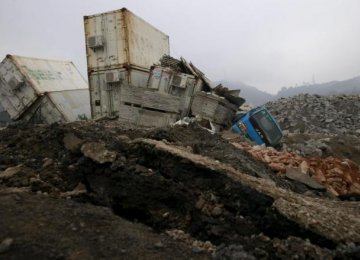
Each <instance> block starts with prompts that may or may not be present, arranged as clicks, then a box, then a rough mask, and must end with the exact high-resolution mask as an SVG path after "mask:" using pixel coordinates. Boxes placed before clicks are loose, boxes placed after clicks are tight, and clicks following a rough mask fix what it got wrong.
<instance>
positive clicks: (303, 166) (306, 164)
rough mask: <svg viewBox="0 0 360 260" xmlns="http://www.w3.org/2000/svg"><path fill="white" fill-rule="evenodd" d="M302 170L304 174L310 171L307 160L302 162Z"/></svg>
mask: <svg viewBox="0 0 360 260" xmlns="http://www.w3.org/2000/svg"><path fill="white" fill-rule="evenodd" d="M300 170H301V172H302V173H303V174H308V173H309V164H308V163H307V162H306V161H302V162H301V164H300Z"/></svg>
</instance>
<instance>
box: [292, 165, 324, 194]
mask: <svg viewBox="0 0 360 260" xmlns="http://www.w3.org/2000/svg"><path fill="white" fill-rule="evenodd" d="M286 177H287V178H289V179H291V180H294V181H297V182H301V183H303V184H305V185H306V186H308V187H309V188H312V189H315V190H322V191H325V190H326V188H325V187H324V186H323V185H321V184H320V183H318V182H317V181H315V180H314V179H313V178H311V177H310V176H309V175H307V174H303V173H302V171H301V169H300V168H289V167H287V168H286Z"/></svg>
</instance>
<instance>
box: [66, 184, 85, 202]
mask: <svg viewBox="0 0 360 260" xmlns="http://www.w3.org/2000/svg"><path fill="white" fill-rule="evenodd" d="M86 192H87V190H86V186H85V185H84V184H82V183H81V182H79V183H78V185H77V186H76V187H75V188H74V189H73V190H72V191H67V192H62V193H61V194H60V196H61V197H65V198H66V197H74V196H79V195H81V194H84V193H86Z"/></svg>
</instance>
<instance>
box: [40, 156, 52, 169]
mask: <svg viewBox="0 0 360 260" xmlns="http://www.w3.org/2000/svg"><path fill="white" fill-rule="evenodd" d="M53 163H54V160H53V159H51V158H45V159H44V164H43V166H42V167H43V168H47V167H49V166H50V165H52V164H53Z"/></svg>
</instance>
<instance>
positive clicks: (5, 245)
mask: <svg viewBox="0 0 360 260" xmlns="http://www.w3.org/2000/svg"><path fill="white" fill-rule="evenodd" d="M13 242H14V239H12V238H5V239H4V240H3V241H2V242H1V243H0V254H2V253H5V252H7V251H9V250H10V247H11V245H12V243H13Z"/></svg>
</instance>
